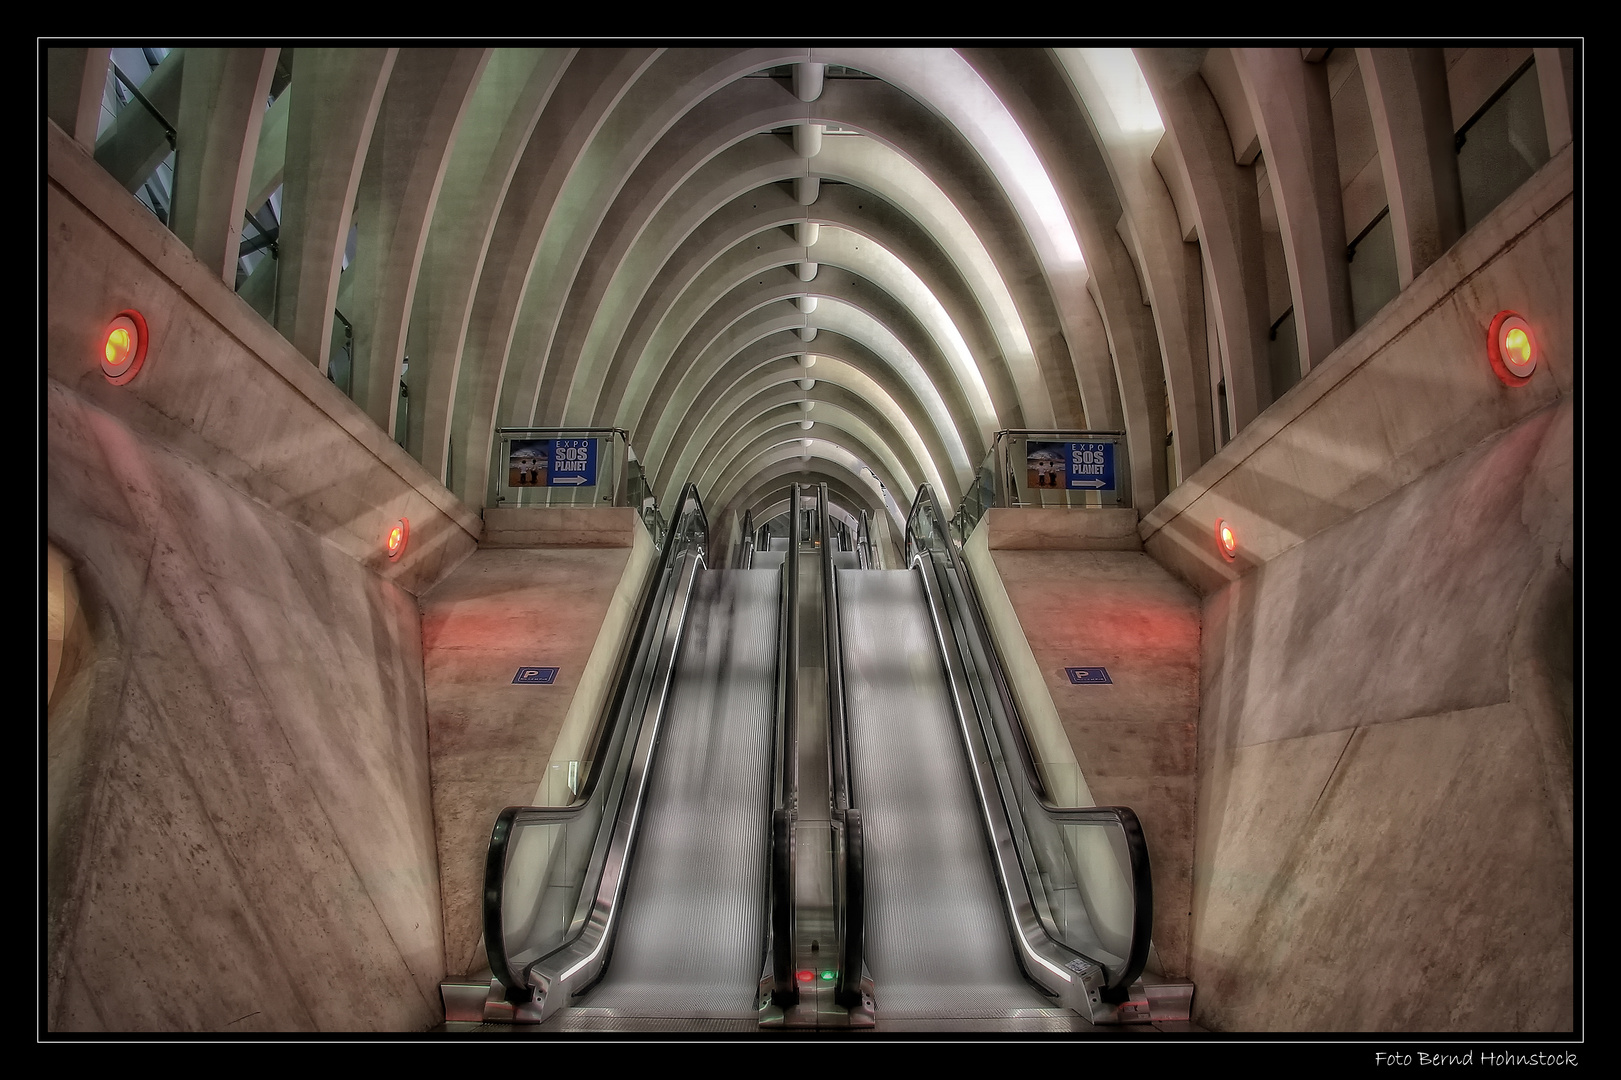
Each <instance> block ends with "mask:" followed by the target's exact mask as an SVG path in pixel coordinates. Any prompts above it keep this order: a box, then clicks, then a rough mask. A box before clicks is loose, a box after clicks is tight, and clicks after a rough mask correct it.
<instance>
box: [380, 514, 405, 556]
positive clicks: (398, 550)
mask: <svg viewBox="0 0 1621 1080" xmlns="http://www.w3.org/2000/svg"><path fill="white" fill-rule="evenodd" d="M409 539H411V523H410V522H409V521H407V520H406V519H405V518H400V520H398V521H396V522H395V523H394V527H393V528H391V529H389V530H388V539H387V540H386V541H384V546H385V547H386V548H387V549H388V561H389V562H399V559H400V556H401V555H404V554H405V543H406V541H407V540H409Z"/></svg>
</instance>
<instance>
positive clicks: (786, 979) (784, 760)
mask: <svg viewBox="0 0 1621 1080" xmlns="http://www.w3.org/2000/svg"><path fill="white" fill-rule="evenodd" d="M789 503H790V505H789V510H788V553H787V555H786V556H785V557H784V559H783V561H782V594H781V595H782V608H781V623H780V624H779V626H778V636H777V642H778V653H777V670H778V672H779V678H778V680H777V683H778V697H777V713H778V717H779V720H778V723H777V730H778V732H779V733H780V736H781V741H780V743H779V744H778V747H777V750H778V753H777V759H776V762H775V770H776V784H775V788H776V790H775V792H774V797H773V800H772V802H773V808H772V814H771V1002H772V1004H774V1005H776V1006H777V1007H779V1008H784V1009H786V1008H788V1007H789V1006H792V1005H795V1004H797V1003H798V1002H799V982H798V980H797V979H795V978H794V961H795V956H796V949H795V936H794V854H795V851H794V831H795V830H794V826H795V824H796V823H797V821H798V819H799V754H798V752H797V751H798V747H799V539H800V524H799V518H800V514H799V485H798V484H795V485H793V489H792V493H791V497H790V499H789Z"/></svg>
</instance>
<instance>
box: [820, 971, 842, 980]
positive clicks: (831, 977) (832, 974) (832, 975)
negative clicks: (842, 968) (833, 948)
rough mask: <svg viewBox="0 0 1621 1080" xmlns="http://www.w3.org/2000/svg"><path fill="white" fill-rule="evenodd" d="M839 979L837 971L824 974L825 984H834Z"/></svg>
mask: <svg viewBox="0 0 1621 1080" xmlns="http://www.w3.org/2000/svg"><path fill="white" fill-rule="evenodd" d="M838 977H839V975H838V972H836V971H824V972H822V981H823V982H832V981H833V980H834V979H836V978H838Z"/></svg>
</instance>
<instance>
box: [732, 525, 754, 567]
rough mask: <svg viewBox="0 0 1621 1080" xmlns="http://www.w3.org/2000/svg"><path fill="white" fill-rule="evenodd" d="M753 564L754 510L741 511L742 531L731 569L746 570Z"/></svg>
mask: <svg viewBox="0 0 1621 1080" xmlns="http://www.w3.org/2000/svg"><path fill="white" fill-rule="evenodd" d="M753 565H754V511H752V510H745V511H743V532H742V536H741V537H740V538H739V539H738V542H737V554H736V556H734V557H733V559H732V569H734V570H747V569H749V568H750V567H752V566H753Z"/></svg>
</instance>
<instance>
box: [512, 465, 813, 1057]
mask: <svg viewBox="0 0 1621 1080" xmlns="http://www.w3.org/2000/svg"><path fill="white" fill-rule="evenodd" d="M681 505H682V511H681V513H680V515H679V516H678V519H677V521H676V523H675V526H674V527H673V528H672V529H671V531H670V538H669V540H668V541H667V543H666V548H665V550H664V552H663V553H662V554H661V562H660V566H659V569H658V570H657V571H656V573H655V574H654V579H653V581H652V584H651V586H650V588H649V592H648V595H647V596H646V597H645V598H644V600H643V613H642V617H641V620H640V625H639V627H638V631H637V637H636V640H635V642H634V647H633V648H632V650H631V652H630V655H629V659H628V661H627V664H626V666H625V669H624V671H623V672H622V673H621V678H620V685H619V690H618V693H617V697H616V701H615V704H614V708H613V709H611V710H610V714H609V717H608V718H607V719H606V720H605V722H604V725H603V728H602V740H601V748H600V751H599V753H598V754H597V756H596V760H597V762H598V763H599V764H598V765H597V767H596V769H595V771H594V772H593V773H592V774H591V776H590V777H589V778H588V780H587V783H586V785H585V788H584V790H583V791H582V793H581V798H580V800H579V801H578V802H577V803H576V804H574V805H571V806H568V807H511V808H508V809H507V810H506V811H503V813H502V814H501V816H500V818H499V819H498V821H497V824H496V827H495V830H494V833H493V835H492V839H491V845H490V849H489V855H488V864H487V874H486V894H485V943H486V948H487V951H488V953H489V958H490V965H491V971H492V973H493V974H494V980H493V986H492V990H491V992H490V994H489V998H488V1000H487V1002H486V1004H485V1006H484V1010H483V1015H484V1019H486V1020H508V1021H517V1022H522V1023H529V1024H537V1025H539V1029H540V1030H543V1031H544V1030H638V1029H641V1030H672V1029H676V1028H681V1029H687V1030H705V1031H715V1030H751V1029H754V1028H756V1027H757V1026H758V1006H759V1002H758V995H759V983H760V974H761V971H762V969H763V966H764V963H765V960H764V958H765V956H766V955H767V952H768V950H769V947H770V925H769V912H770V908H771V878H770V867H771V863H772V860H771V851H770V845H771V815H772V808H773V807H772V794H773V776H774V773H780V772H781V770H780V768H776V767H775V766H774V763H775V761H776V760H777V759H779V758H780V756H781V746H782V745H783V739H782V733H781V724H780V720H781V716H780V713H781V709H780V705H779V701H778V699H779V696H780V687H779V683H780V681H781V680H780V667H781V653H782V641H781V638H782V635H781V634H780V632H779V630H780V622H781V618H780V612H781V604H782V587H781V581H780V579H781V574H780V573H779V572H778V571H776V570H769V569H765V570H759V569H711V568H709V567H708V566H707V565H706V564H705V555H706V551H705V549H706V547H707V523H706V521H705V520H704V517H703V511H702V507H701V505H700V503H699V500H698V497H697V494H696V491H695V490H693V489H691V488H689V489H688V491H687V492H685V493H683V498H682V503H681Z"/></svg>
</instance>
